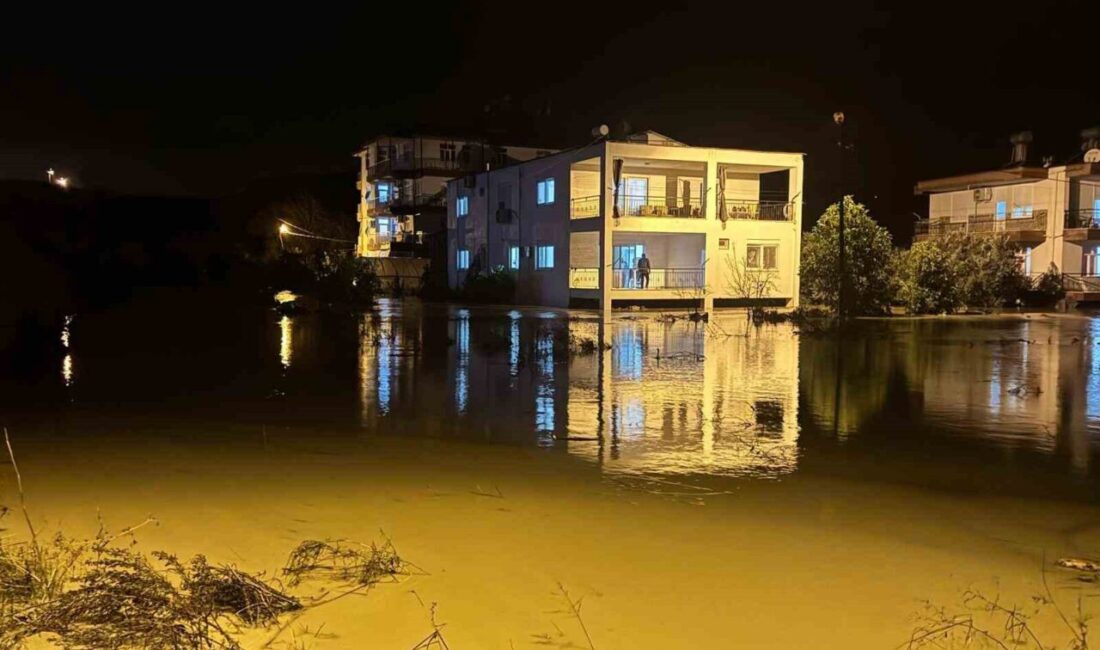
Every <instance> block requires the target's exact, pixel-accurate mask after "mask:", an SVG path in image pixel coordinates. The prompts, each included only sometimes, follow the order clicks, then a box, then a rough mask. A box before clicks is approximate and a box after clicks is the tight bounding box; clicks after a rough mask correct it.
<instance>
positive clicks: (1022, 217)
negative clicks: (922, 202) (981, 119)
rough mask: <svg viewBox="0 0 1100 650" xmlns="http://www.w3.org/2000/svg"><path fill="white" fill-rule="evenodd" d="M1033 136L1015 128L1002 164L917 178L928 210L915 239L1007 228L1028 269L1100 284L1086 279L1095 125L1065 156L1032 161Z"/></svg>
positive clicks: (1072, 284)
mask: <svg viewBox="0 0 1100 650" xmlns="http://www.w3.org/2000/svg"><path fill="white" fill-rule="evenodd" d="M1031 140H1032V138H1031V134H1030V133H1026V132H1025V133H1019V134H1016V135H1015V136H1013V137H1012V145H1013V149H1012V158H1011V161H1010V162H1009V164H1008V165H1007V166H1006V167H1004V168H1002V169H996V170H992V171H984V172H977V173H972V174H963V175H960V176H951V177H948V178H938V179H934V180H927V181H921V182H919V183H917V186H916V192H917V193H918V194H926V195H928V197H929V210H928V219H927V220H923V221H918V222H917V224H916V230H915V233H914V240H916V241H919V240H921V239H925V238H927V237H935V236H939V235H943V234H946V233H950V232H965V233H978V234H991V235H1000V236H1004V237H1007V238H1008V239H1009V240H1011V241H1012V242H1015V243H1016V244H1017V246H1018V247H1019V259H1020V264H1021V268H1022V270H1023V271H1024V272H1025V273H1026V274H1028V275H1033V276H1034V275H1039V274H1041V273H1044V272H1046V271H1047V270H1049V269H1050V268H1054V269H1056V270H1057V271H1059V272H1061V273H1062V274H1064V277H1065V278H1066V279H1067V285H1068V286H1067V288H1069V289H1071V290H1074V289H1082V288H1083V287H1084V285H1085V284H1087V285H1090V286H1092V285H1096V286H1097V287H1100V284H1098V283H1097V282H1096V281H1094V280H1090V278H1093V277H1096V276H1100V263H1098V262H1100V259H1098V253H1100V129H1088V130H1086V131H1083V132H1082V146H1081V152H1080V153H1078V154H1077V155H1076V156H1074V158H1072V159H1071V160H1070V161H1069V162H1067V163H1062V164H1054V163H1053V161H1051V160H1048V161H1047V162H1046V163H1044V164H1038V163H1034V162H1032V161H1031V158H1030V157H1029V151H1028V150H1029V146H1030V144H1031ZM1095 290H1096V289H1091V290H1090V291H1095Z"/></svg>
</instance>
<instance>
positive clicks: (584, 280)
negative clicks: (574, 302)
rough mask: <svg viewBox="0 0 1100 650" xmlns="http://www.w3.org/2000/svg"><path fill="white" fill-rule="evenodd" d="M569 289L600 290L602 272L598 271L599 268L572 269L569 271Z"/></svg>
mask: <svg viewBox="0 0 1100 650" xmlns="http://www.w3.org/2000/svg"><path fill="white" fill-rule="evenodd" d="M569 288H570V289H599V288H600V270H599V269H597V268H576V267H570V269H569Z"/></svg>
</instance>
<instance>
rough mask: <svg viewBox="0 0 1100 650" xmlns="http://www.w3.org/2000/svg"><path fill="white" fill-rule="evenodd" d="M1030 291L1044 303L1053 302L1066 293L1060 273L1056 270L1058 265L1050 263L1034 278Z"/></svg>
mask: <svg viewBox="0 0 1100 650" xmlns="http://www.w3.org/2000/svg"><path fill="white" fill-rule="evenodd" d="M1032 291H1034V293H1036V294H1038V295H1037V296H1036V297H1037V298H1038V299H1039V300H1040V301H1041V302H1043V303H1046V304H1053V303H1054V302H1057V301H1058V300H1059V299H1061V298H1062V296H1064V295H1065V293H1066V288H1065V285H1064V284H1063V283H1062V274H1061V273H1060V272H1059V271H1058V267H1056V266H1054V264H1053V263H1051V265H1050V268H1048V269H1047V270H1046V271H1045V272H1044V273H1043V274H1042V275H1040V276H1039V277H1038V278H1036V279H1035V283H1034V286H1033V287H1032Z"/></svg>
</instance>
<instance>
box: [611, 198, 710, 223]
mask: <svg viewBox="0 0 1100 650" xmlns="http://www.w3.org/2000/svg"><path fill="white" fill-rule="evenodd" d="M619 215H620V216H624V217H691V218H700V217H702V216H703V202H702V200H701V199H699V198H686V199H685V198H684V197H680V196H662V195H659V194H644V195H643V194H626V195H622V194H620V195H619Z"/></svg>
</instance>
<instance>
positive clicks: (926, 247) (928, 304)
mask: <svg viewBox="0 0 1100 650" xmlns="http://www.w3.org/2000/svg"><path fill="white" fill-rule="evenodd" d="M941 244H942V242H940V241H936V240H926V241H921V242H917V243H916V244H913V247H912V248H910V249H909V250H908V251H907V252H905V253H902V254H901V255H900V262H899V264H898V267H899V269H900V270H901V276H902V280H901V287H900V297H901V300H902V302H904V303H905V308H906V309H907V310H908V311H909V313H911V314H944V313H951V312H954V311H955V310H956V309H958V307H959V302H960V301H959V276H958V268H957V266H956V264H955V259H954V257H953V256H952V255H951V253H950V252H949V251H948V250H947V249H945V248H944V247H943V246H942V245H941Z"/></svg>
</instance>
